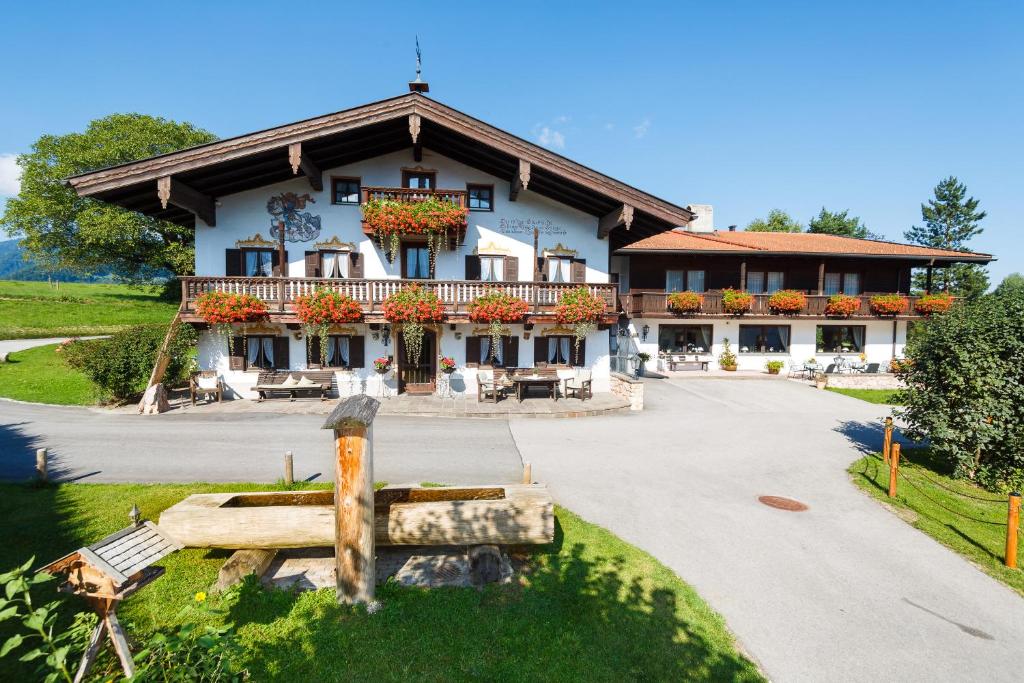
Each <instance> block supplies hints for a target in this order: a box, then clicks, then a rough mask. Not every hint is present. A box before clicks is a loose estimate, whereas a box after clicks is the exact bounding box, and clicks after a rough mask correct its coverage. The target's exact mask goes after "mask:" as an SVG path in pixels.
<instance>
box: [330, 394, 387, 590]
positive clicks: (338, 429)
mask: <svg viewBox="0 0 1024 683" xmlns="http://www.w3.org/2000/svg"><path fill="white" fill-rule="evenodd" d="M378 408H380V402H379V401H377V400H375V399H373V398H371V397H369V396H365V395H359V396H352V397H351V398H347V399H345V400H344V401H341V402H340V403H338V406H337V407H336V408H335V409H334V411H333V412H331V414H330V415H329V416H328V417H327V421H326V422H325V423H324V426H323V428H324V429H333V430H334V448H335V465H334V566H335V572H336V584H335V585H336V588H337V593H338V603H339V604H342V605H353V604H357V603H363V604H365V605H367V606H370V605H371V604H372V603H373V597H374V589H375V583H376V581H375V580H376V568H375V562H374V553H375V548H374V536H373V418H374V416H375V415H376V414H377V409H378Z"/></svg>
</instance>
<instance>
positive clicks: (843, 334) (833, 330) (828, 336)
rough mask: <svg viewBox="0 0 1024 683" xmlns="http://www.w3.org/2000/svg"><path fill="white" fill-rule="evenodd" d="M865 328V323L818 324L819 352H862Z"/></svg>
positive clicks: (817, 344) (817, 345)
mask: <svg viewBox="0 0 1024 683" xmlns="http://www.w3.org/2000/svg"><path fill="white" fill-rule="evenodd" d="M865 329H866V328H865V326H864V325H818V329H817V335H816V336H817V343H816V348H817V350H818V353H861V352H862V351H864V331H865Z"/></svg>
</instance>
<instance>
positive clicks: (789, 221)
mask: <svg viewBox="0 0 1024 683" xmlns="http://www.w3.org/2000/svg"><path fill="white" fill-rule="evenodd" d="M803 229H804V227H803V226H802V225H800V222H799V221H797V220H796V219H795V218H793V217H792V216H790V215H789V214H788V213H786V212H785V211H783V210H782V209H772V210H771V211H769V212H768V217H767V218H755V219H754V220H752V221H750V223H748V224H747V231H748V232H801V231H802V230H803Z"/></svg>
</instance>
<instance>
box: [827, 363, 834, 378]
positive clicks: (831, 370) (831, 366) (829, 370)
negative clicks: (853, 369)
mask: <svg viewBox="0 0 1024 683" xmlns="http://www.w3.org/2000/svg"><path fill="white" fill-rule="evenodd" d="M835 373H836V364H835V363H829V364H828V367H827V368H825V374H826V375H834V374H835Z"/></svg>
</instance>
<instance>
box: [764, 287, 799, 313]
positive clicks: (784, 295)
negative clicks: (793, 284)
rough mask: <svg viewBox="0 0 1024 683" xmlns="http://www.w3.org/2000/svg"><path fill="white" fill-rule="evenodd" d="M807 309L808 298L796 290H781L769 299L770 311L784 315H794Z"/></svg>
mask: <svg viewBox="0 0 1024 683" xmlns="http://www.w3.org/2000/svg"><path fill="white" fill-rule="evenodd" d="M806 307H807V297H806V296H804V293H803V292H798V291H796V290H795V289H781V290H779V291H777V292H775V293H774V294H772V295H771V296H770V297H768V310H769V311H771V312H772V313H776V314H782V315H794V314H796V313H799V312H800V311H802V310H804V308H806Z"/></svg>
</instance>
